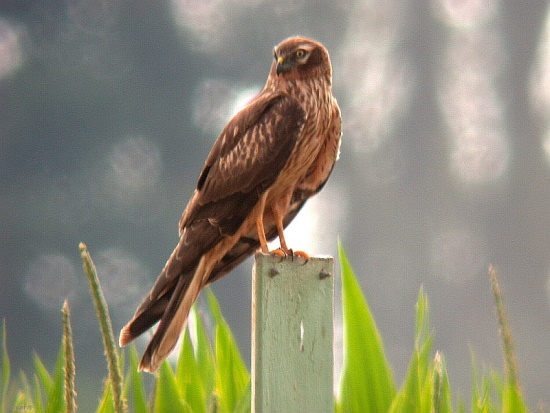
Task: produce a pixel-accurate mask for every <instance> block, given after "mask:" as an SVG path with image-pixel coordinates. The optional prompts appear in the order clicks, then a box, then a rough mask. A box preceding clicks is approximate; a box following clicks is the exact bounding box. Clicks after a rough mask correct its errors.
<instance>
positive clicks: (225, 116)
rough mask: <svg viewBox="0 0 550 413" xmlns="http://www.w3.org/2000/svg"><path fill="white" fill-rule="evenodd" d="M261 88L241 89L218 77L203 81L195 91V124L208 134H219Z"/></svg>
mask: <svg viewBox="0 0 550 413" xmlns="http://www.w3.org/2000/svg"><path fill="white" fill-rule="evenodd" d="M259 90H260V88H255V87H252V88H242V89H241V90H239V89H237V88H235V87H231V86H230V85H229V84H228V83H227V82H225V81H222V80H217V79H207V80H205V81H203V82H202V83H201V84H200V85H199V86H198V88H197V90H196V91H195V99H194V101H195V104H194V108H195V109H194V113H193V121H194V123H195V125H196V126H197V127H198V128H200V129H201V130H202V131H203V132H205V133H206V134H208V135H214V136H218V134H219V133H220V132H221V131H222V129H223V127H224V126H225V124H226V123H227V121H228V120H229V119H230V118H231V117H232V116H233V115H234V114H235V113H236V112H237V111H239V110H240V109H241V108H242V107H243V106H244V105H245V104H246V103H248V102H249V101H250V100H251V99H252V98H253V97H254V96H255V95H256V94H257V93H258V92H259Z"/></svg>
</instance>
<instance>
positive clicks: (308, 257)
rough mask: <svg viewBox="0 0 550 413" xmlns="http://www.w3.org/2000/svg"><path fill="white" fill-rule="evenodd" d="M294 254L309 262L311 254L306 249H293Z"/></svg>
mask: <svg viewBox="0 0 550 413" xmlns="http://www.w3.org/2000/svg"><path fill="white" fill-rule="evenodd" d="M292 256H293V257H301V258H303V259H304V260H305V262H308V261H309V259H310V256H309V254H308V253H307V252H305V251H293V252H292Z"/></svg>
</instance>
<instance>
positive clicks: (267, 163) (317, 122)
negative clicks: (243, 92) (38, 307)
mask: <svg viewBox="0 0 550 413" xmlns="http://www.w3.org/2000/svg"><path fill="white" fill-rule="evenodd" d="M274 53H275V61H274V62H273V65H272V66H271V71H270V72H269V77H268V78H267V82H266V84H265V87H264V88H263V90H262V91H261V92H260V93H259V94H258V96H256V97H255V98H254V99H253V100H252V101H251V102H250V103H249V104H247V105H246V106H245V107H244V108H243V109H242V110H241V111H240V112H238V113H237V114H236V115H235V116H234V117H233V119H231V120H230V121H229V123H228V124H227V126H226V127H225V128H224V129H223V131H222V133H221V134H220V136H219V137H218V139H217V140H216V142H215V143H214V146H213V148H212V150H211V151H210V154H209V155H208V158H207V159H206V162H205V164H204V168H203V170H202V173H201V174H200V177H199V180H198V183H197V189H196V190H195V192H194V193H193V196H192V197H191V200H190V201H189V203H188V204H187V208H185V211H184V212H183V216H182V217H181V220H180V223H179V227H180V240H179V243H178V245H177V246H176V248H175V250H174V252H173V253H172V255H171V256H170V258H169V259H168V262H167V263H166V265H165V267H164V269H163V270H162V272H161V273H160V275H159V277H158V279H157V281H156V282H155V285H154V286H153V288H152V290H151V292H150V293H149V295H147V296H146V297H145V298H144V300H143V301H142V303H141V304H140V306H139V307H138V309H137V310H136V313H135V315H134V317H133V318H132V320H131V321H130V322H129V323H128V324H127V325H126V326H125V327H124V328H123V329H122V331H121V332H120V345H121V346H125V345H127V344H128V343H130V342H131V341H133V340H134V339H135V338H136V337H138V336H139V335H140V334H142V333H143V332H145V331H146V330H148V329H149V328H150V327H152V326H153V325H154V324H155V323H156V322H157V321H159V320H160V323H159V324H158V327H157V329H156V331H155V333H154V335H153V337H152V339H151V341H150V342H149V345H148V346H147V349H146V350H145V353H144V355H143V358H142V359H141V363H140V365H139V368H140V370H146V371H149V372H155V371H156V370H157V368H158V367H159V365H160V363H161V362H162V361H163V360H164V359H165V358H166V357H167V356H168V355H169V354H170V352H171V351H172V350H173V348H174V346H175V345H176V342H177V340H178V338H179V336H180V335H181V332H182V329H183V328H184V326H185V323H186V321H187V317H188V315H189V311H190V309H191V306H192V304H193V303H194V302H195V300H196V299H197V297H198V295H199V292H200V291H201V289H202V288H203V287H205V286H206V285H207V284H209V283H211V282H213V281H215V280H217V279H218V278H220V277H222V276H224V275H225V274H227V273H228V272H229V271H231V270H232V269H233V268H234V267H235V266H237V265H238V264H240V263H241V262H242V261H243V260H245V259H246V258H247V257H249V256H250V255H251V254H253V253H254V251H256V250H257V249H258V248H261V251H262V252H268V248H267V241H271V240H272V239H274V238H276V237H277V236H278V237H279V240H280V243H281V248H280V250H279V252H282V253H283V254H287V253H292V251H291V250H290V249H289V248H288V247H287V244H286V242H285V238H284V234H283V228H285V227H286V226H287V225H288V224H289V223H290V221H292V219H293V218H294V217H295V216H296V214H297V213H298V211H299V210H300V208H302V206H303V205H304V203H305V202H306V200H307V199H308V198H309V197H311V196H312V195H314V194H316V193H317V192H319V191H320V190H321V188H322V187H323V185H324V184H325V182H326V181H327V179H328V177H329V175H330V173H331V171H332V168H333V166H334V162H335V161H336V158H337V156H338V151H339V146H340V136H341V117H340V110H339V108H338V105H337V104H336V100H335V99H334V98H333V96H332V91H331V89H332V68H331V64H330V59H329V55H328V52H327V50H326V49H325V47H324V46H323V45H321V44H320V43H318V42H316V41H313V40H310V39H307V38H303V37H292V38H289V39H287V40H285V41H283V42H282V43H281V44H279V45H278V46H277V47H275V50H274Z"/></svg>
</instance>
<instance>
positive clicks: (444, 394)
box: [432, 352, 453, 413]
mask: <svg viewBox="0 0 550 413" xmlns="http://www.w3.org/2000/svg"><path fill="white" fill-rule="evenodd" d="M433 381H434V383H433V401H432V405H433V408H432V411H434V412H437V413H452V412H453V406H452V401H451V389H450V385H449V377H448V376H447V367H446V365H445V358H444V357H443V354H441V353H440V352H436V353H435V358H434V365H433Z"/></svg>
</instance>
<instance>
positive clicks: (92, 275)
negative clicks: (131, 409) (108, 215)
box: [79, 243, 126, 413]
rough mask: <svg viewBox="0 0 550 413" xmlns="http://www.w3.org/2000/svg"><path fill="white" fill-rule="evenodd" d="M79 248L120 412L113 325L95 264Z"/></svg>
mask: <svg viewBox="0 0 550 413" xmlns="http://www.w3.org/2000/svg"><path fill="white" fill-rule="evenodd" d="M79 249H80V257H81V258H82V264H83V266H84V272H85V273H86V276H87V278H88V284H89V286H90V292H91V294H92V298H93V300H94V305H95V308H96V312H97V318H98V320H99V327H100V330H101V335H102V337H103V346H104V347H105V354H106V356H107V364H108V367H109V380H110V383H111V385H112V387H113V403H114V405H115V412H116V413H122V412H124V411H125V410H126V409H125V403H124V399H123V397H122V384H123V381H124V380H123V377H122V371H121V369H120V364H119V356H118V351H117V344H116V342H115V337H114V335H113V326H112V324H111V317H110V316H109V308H108V307H107V302H106V301H105V297H104V295H103V291H102V290H101V286H100V284H99V279H98V277H97V271H96V269H95V265H94V263H93V261H92V257H91V256H90V253H89V252H88V249H87V247H86V245H85V244H83V243H80V245H79Z"/></svg>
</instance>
